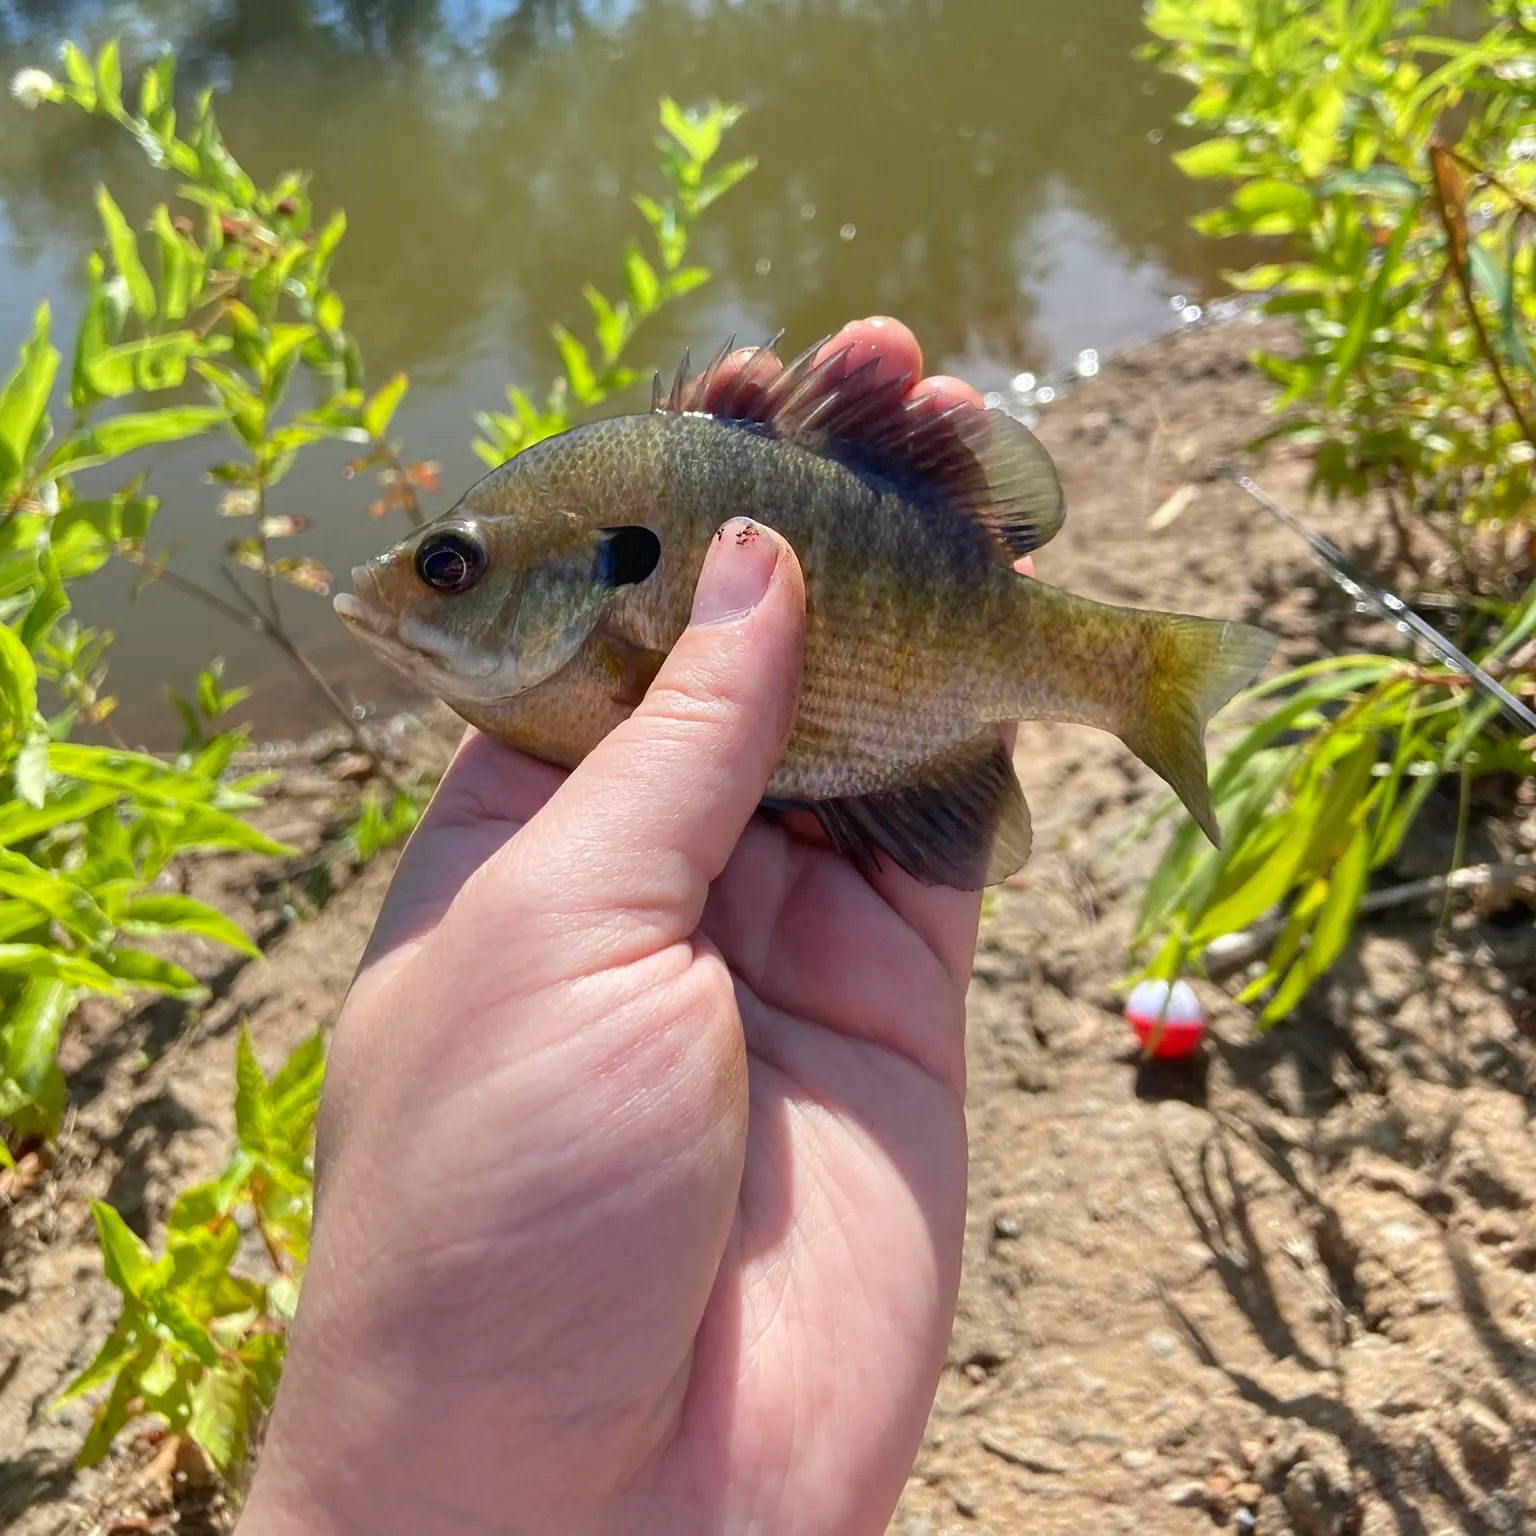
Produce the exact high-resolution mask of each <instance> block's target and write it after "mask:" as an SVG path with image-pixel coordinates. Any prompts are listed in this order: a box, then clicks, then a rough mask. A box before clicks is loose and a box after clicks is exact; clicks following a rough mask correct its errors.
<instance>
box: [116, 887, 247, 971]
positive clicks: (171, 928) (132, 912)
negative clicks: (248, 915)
mask: <svg viewBox="0 0 1536 1536" xmlns="http://www.w3.org/2000/svg"><path fill="white" fill-rule="evenodd" d="M119 925H120V926H121V927H122V929H123V931H124V932H126V933H134V934H150V935H153V934H160V933H192V934H196V935H198V936H199V937H200V938H205V939H212V940H213V941H214V942H215V943H218V944H227V945H229V947H230V948H231V949H238V950H239V951H240V952H241V953H242V954H245V955H250V956H251V957H252V958H253V959H258V960H259V959H260V958H261V951H260V950H259V949H258V948H257V947H256V946H255V945H254V944H253V943H252V942H251V941H250V939H248V938H247V937H246V935H245V934H244V933H242V932H241V931H240V929H239V928H238V927H236V925H235V924H234V923H232V922H231V921H230V920H229V919H228V918H227V917H225V916H224V914H223V913H222V912H219V911H217V910H216V909H215V908H213V907H210V906H209V905H208V904H207V903H206V902H201V901H197V900H195V899H194V898H193V897H191V896H139V897H137V898H135V899H134V900H133V901H131V902H129V903H128V905H127V906H126V907H125V908H124V909H123V913H122V916H121V918H120V919H119Z"/></svg>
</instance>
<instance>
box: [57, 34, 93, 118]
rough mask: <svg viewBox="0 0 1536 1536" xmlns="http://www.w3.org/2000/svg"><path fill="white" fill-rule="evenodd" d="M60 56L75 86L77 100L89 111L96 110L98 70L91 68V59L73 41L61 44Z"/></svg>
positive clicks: (65, 71)
mask: <svg viewBox="0 0 1536 1536" xmlns="http://www.w3.org/2000/svg"><path fill="white" fill-rule="evenodd" d="M59 58H60V60H61V61H62V62H63V65H64V73H65V74H66V75H67V76H68V77H69V83H70V85H71V86H73V87H74V92H75V100H76V101H78V102H79V103H80V105H81V106H82V107H84V108H85V110H86V111H87V112H94V111H95V110H96V71H95V70H94V69H92V68H91V61H90V60H89V59H88V58H86V56H85V55H84V54H83V53H81V51H80V50H79V49H78V48H77V47H76V46H75V45H74V44H73V43H71V42H65V43H62V44H60V46H59Z"/></svg>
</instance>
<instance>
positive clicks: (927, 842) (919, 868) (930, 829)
mask: <svg viewBox="0 0 1536 1536" xmlns="http://www.w3.org/2000/svg"><path fill="white" fill-rule="evenodd" d="M810 809H811V810H812V811H814V812H815V813H816V817H817V820H819V821H820V822H821V825H822V828H823V830H824V831H825V832H826V834H827V839H828V841H829V842H831V844H832V846H833V847H834V848H836V849H837V851H838V852H839V853H841V854H843V855H844V856H845V857H847V858H849V859H851V860H852V861H853V862H854V863H855V864H857V865H858V866H859V867H860V868H862V869H866V870H874V869H878V868H879V866H880V858H881V856H882V855H883V856H884V857H886V858H888V859H890V860H891V862H892V863H893V864H896V865H897V866H898V867H899V868H901V869H904V870H906V872H907V873H908V874H909V875H911V876H912V877H913V878H914V879H916V880H920V881H921V882H922V883H923V884H924V885H952V886H955V887H956V888H957V889H959V890H963V891H975V890H980V889H981V887H982V886H984V885H996V884H998V882H999V881H1002V880H1006V879H1007V878H1008V876H1009V875H1011V874H1014V873H1015V872H1016V871H1017V870H1019V869H1021V868H1022V867H1023V865H1024V861H1025V860H1026V859H1027V858H1028V857H1029V844H1030V825H1029V806H1028V805H1027V804H1025V801H1024V794H1023V791H1022V790H1020V788H1019V781H1018V778H1017V777H1016V775H1015V774H1014V771H1013V762H1012V760H1011V759H1010V758H1009V756H1008V752H1007V749H1006V748H1005V747H1004V746H1003V744H1002V742H1001V741H1000V740H999V739H998V736H997V733H996V732H995V731H988V732H986V733H985V734H984V735H982V736H979V737H977V738H976V740H974V741H971V742H967V743H966V744H965V745H964V746H961V747H957V748H956V749H955V750H954V751H952V752H948V753H946V754H945V755H944V756H943V757H940V758H937V759H935V760H934V761H933V762H931V763H925V764H924V765H923V766H922V767H921V768H920V769H918V770H917V774H916V779H915V782H913V783H910V784H906V785H903V786H901V787H899V788H897V789H892V790H887V791H884V792H881V793H878V794H873V795H859V796H857V797H855V798H851V799H845V800H821V801H817V802H815V803H813V804H812V805H811V807H810Z"/></svg>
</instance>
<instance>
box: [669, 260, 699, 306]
mask: <svg viewBox="0 0 1536 1536" xmlns="http://www.w3.org/2000/svg"><path fill="white" fill-rule="evenodd" d="M709 277H710V272H709V268H708V267H679V268H678V269H677V270H676V271H675V272H670V273H668V274H667V282H666V296H667V297H668V298H669V299H680V298H682V297H683V295H684V294H686V293H692V292H693V290H694V289H695V288H701V287H703V285H704V284H705V283H707V282H708V281H709Z"/></svg>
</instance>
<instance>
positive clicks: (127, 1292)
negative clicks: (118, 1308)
mask: <svg viewBox="0 0 1536 1536" xmlns="http://www.w3.org/2000/svg"><path fill="white" fill-rule="evenodd" d="M91 1215H92V1216H93V1217H94V1218H95V1221H96V1240H97V1242H98V1243H100V1245H101V1264H102V1270H103V1272H104V1273H105V1275H106V1277H107V1280H108V1283H109V1284H111V1285H113V1286H114V1287H116V1289H118V1290H119V1291H121V1292H122V1293H123V1295H124V1296H128V1297H131V1298H132V1299H133V1300H134V1301H142V1300H143V1299H144V1298H143V1291H144V1287H145V1286H146V1285H147V1284H148V1283H149V1279H150V1268H151V1265H152V1262H153V1261H152V1258H151V1255H150V1251H149V1249H148V1248H146V1247H145V1246H144V1243H143V1240H142V1239H141V1238H139V1237H138V1236H137V1235H136V1234H135V1233H134V1232H133V1231H131V1230H130V1229H129V1226H128V1223H127V1222H126V1221H124V1220H123V1218H122V1217H121V1216H119V1215H118V1214H117V1212H116V1211H115V1210H113V1209H112V1207H111V1206H110V1205H108V1204H106V1202H105V1201H102V1200H92V1201H91Z"/></svg>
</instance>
